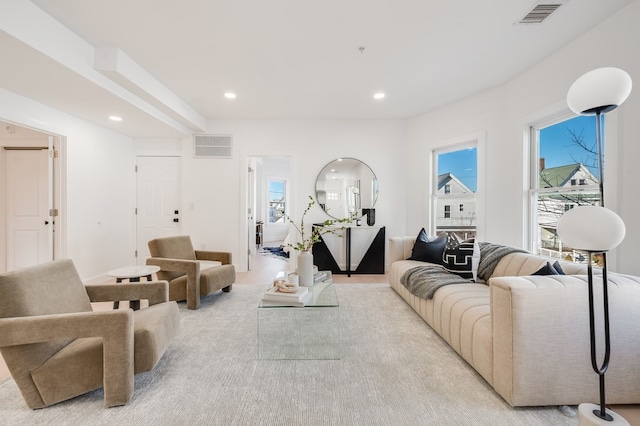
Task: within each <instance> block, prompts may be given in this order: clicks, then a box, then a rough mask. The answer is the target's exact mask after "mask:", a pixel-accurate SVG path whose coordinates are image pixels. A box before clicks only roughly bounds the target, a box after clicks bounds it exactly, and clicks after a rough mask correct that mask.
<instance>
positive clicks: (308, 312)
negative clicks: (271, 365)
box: [258, 273, 340, 360]
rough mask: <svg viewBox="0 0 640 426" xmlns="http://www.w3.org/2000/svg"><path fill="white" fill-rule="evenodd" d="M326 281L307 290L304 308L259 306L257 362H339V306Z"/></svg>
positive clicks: (329, 284) (336, 297)
mask: <svg viewBox="0 0 640 426" xmlns="http://www.w3.org/2000/svg"><path fill="white" fill-rule="evenodd" d="M279 275H280V274H279ZM328 277H329V278H328V279H327V280H326V281H322V282H318V283H316V284H315V285H313V286H312V287H308V288H309V291H310V292H312V297H311V300H310V301H309V302H308V303H307V304H306V305H305V306H304V307H291V306H273V305H272V304H269V305H266V304H264V303H262V302H260V304H259V305H258V359H283V360H284V359H340V311H339V308H340V305H339V303H338V295H337V294H336V289H335V287H334V285H333V280H332V279H331V274H330V273H329V276H328ZM276 278H277V277H276Z"/></svg>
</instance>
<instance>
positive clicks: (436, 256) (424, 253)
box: [409, 228, 447, 265]
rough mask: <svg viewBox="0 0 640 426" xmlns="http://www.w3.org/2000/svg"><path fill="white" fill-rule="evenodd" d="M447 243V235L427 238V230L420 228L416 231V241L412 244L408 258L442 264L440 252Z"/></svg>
mask: <svg viewBox="0 0 640 426" xmlns="http://www.w3.org/2000/svg"><path fill="white" fill-rule="evenodd" d="M446 244H447V236H446V235H445V234H443V235H441V236H440V237H438V238H435V239H433V240H429V237H428V236H427V232H426V231H425V230H424V228H422V229H421V230H420V232H419V233H418V237H417V238H416V242H415V243H414V244H413V250H412V251H411V257H410V258H409V260H420V261H422V262H429V263H435V264H436V265H441V264H442V253H443V252H444V247H445V245H446Z"/></svg>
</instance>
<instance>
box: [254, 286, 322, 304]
mask: <svg viewBox="0 0 640 426" xmlns="http://www.w3.org/2000/svg"><path fill="white" fill-rule="evenodd" d="M312 296H313V293H311V292H310V291H309V288H308V287H298V288H297V289H296V291H295V293H283V292H280V291H277V289H276V288H275V287H272V288H270V289H269V290H267V291H266V293H265V294H264V296H262V306H297V307H302V306H305V305H306V304H307V303H309V301H311V299H312Z"/></svg>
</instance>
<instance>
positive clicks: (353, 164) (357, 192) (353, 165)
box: [315, 157, 379, 219]
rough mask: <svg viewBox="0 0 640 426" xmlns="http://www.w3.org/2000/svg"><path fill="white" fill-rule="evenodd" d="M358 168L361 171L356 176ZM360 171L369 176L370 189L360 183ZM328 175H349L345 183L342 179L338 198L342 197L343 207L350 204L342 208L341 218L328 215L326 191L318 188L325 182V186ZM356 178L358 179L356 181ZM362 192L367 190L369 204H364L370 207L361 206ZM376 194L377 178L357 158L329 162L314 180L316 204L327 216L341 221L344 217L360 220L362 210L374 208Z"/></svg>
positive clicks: (343, 158)
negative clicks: (342, 214)
mask: <svg viewBox="0 0 640 426" xmlns="http://www.w3.org/2000/svg"><path fill="white" fill-rule="evenodd" d="M358 168H360V169H361V170H360V172H361V173H360V175H358V174H357V169H358ZM362 170H364V172H365V173H370V174H371V177H370V180H371V185H370V188H366V184H363V183H362V180H364V179H363V178H362V176H361V175H362ZM329 173H336V174H345V175H346V174H347V173H349V174H348V177H349V178H351V179H349V180H348V181H347V182H346V183H345V182H344V179H343V185H342V188H340V189H341V191H340V192H341V195H340V197H341V198H342V197H343V196H344V201H345V205H346V204H347V203H349V204H350V205H348V206H346V207H344V209H345V210H344V214H345V215H344V216H341V217H338V216H334V215H333V214H331V213H330V209H329V208H327V206H326V205H327V200H326V190H324V189H322V188H320V186H321V184H320V182H325V184H324V185H326V182H327V178H326V177H327V175H328V174H329ZM322 177H324V179H321V178H322ZM358 177H360V179H358ZM364 177H365V178H367V177H368V176H364ZM369 189H370V192H369V191H368V190H369ZM363 190H367V192H368V193H367V194H366V197H368V198H370V199H371V202H370V203H367V202H366V201H365V203H366V204H370V205H363V198H364V197H363V192H362V191H363ZM342 191H344V193H342ZM322 192H324V194H321V193H322ZM378 194H379V188H378V178H377V177H376V174H375V173H374V172H373V170H372V169H371V167H369V165H367V163H365V162H364V161H361V160H358V159H357V158H353V157H340V158H337V159H335V160H333V161H330V162H329V163H327V164H326V165H325V166H324V167H323V168H322V169H321V170H320V173H318V177H317V178H316V186H315V195H316V202H317V203H318V205H319V206H320V207H321V208H322V210H323V211H324V212H325V213H326V214H327V215H329V216H331V217H332V218H334V219H342V218H345V217H351V218H353V219H356V218H361V217H362V216H363V213H362V209H363V208H364V209H373V208H374V206H375V205H376V202H377V201H378ZM322 195H324V198H323V197H322ZM341 201H342V200H341Z"/></svg>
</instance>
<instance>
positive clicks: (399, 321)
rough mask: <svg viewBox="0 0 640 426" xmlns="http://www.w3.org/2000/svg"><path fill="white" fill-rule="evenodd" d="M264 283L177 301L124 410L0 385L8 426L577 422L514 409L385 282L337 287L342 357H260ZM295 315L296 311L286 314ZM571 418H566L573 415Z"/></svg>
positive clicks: (91, 397) (553, 412)
mask: <svg viewBox="0 0 640 426" xmlns="http://www.w3.org/2000/svg"><path fill="white" fill-rule="evenodd" d="M265 290H266V287H265V286H264V285H253V284H237V285H234V287H233V290H232V291H231V292H230V293H222V292H218V293H215V294H212V295H210V296H208V297H207V298H205V299H203V300H202V305H201V307H200V309H199V310H195V311H191V310H188V309H186V306H185V304H184V303H182V304H180V311H181V312H180V315H181V329H180V332H179V334H178V335H177V337H176V339H175V340H174V342H173V344H172V345H171V346H170V348H169V349H168V350H167V352H166V353H165V356H164V357H163V358H162V360H161V361H160V363H159V364H158V365H157V366H156V368H155V369H154V370H153V371H151V372H148V373H143V374H140V375H138V376H136V380H135V393H134V395H133V398H132V400H131V401H130V403H129V404H128V405H126V406H123V407H116V408H103V393H102V390H96V391H93V392H90V393H88V394H85V395H82V396H80V397H77V398H74V399H72V400H69V401H66V402H62V403H60V404H57V405H55V406H52V407H49V408H45V409H41V410H35V411H33V410H30V409H29V408H27V406H26V404H25V403H24V401H23V399H22V397H21V395H20V393H19V391H18V389H17V387H16V385H15V383H14V382H13V380H12V379H6V380H4V381H3V382H1V383H0V423H1V424H6V425H186V424H193V425H385V426H386V425H456V426H459V425H493V426H496V425H505V426H513V425H545V426H546V425H575V424H576V422H577V419H576V418H575V417H571V416H567V415H565V414H563V413H562V412H561V411H560V410H559V409H558V408H557V407H536V408H512V407H510V406H509V405H508V404H507V403H506V402H504V400H502V398H500V396H498V395H497V394H496V393H495V392H494V391H493V389H492V388H491V386H489V385H488V384H487V383H486V382H485V381H484V380H483V379H482V378H481V377H480V376H479V375H478V374H477V373H476V372H475V371H474V370H473V368H471V367H470V366H469V365H468V364H466V363H465V361H464V360H462V359H461V358H460V357H459V356H458V355H457V354H456V353H455V352H454V351H453V350H452V349H451V348H450V347H449V346H448V345H447V344H446V343H445V342H444V341H443V340H442V339H441V338H440V337H439V336H438V335H437V334H436V333H435V332H433V331H432V330H431V329H430V328H429V326H428V325H426V324H425V323H424V322H423V320H422V319H421V318H420V317H418V315H416V314H415V312H413V311H412V310H411V308H410V307H409V306H408V305H407V304H406V303H405V302H404V301H403V300H402V299H401V298H400V297H399V296H397V295H396V294H395V292H394V291H393V289H391V287H389V285H388V284H338V285H336V290H337V293H338V298H339V301H340V309H339V312H340V321H341V327H340V330H338V332H339V333H340V334H339V335H340V343H341V359H339V360H324V361H313V360H304V361H283V360H280V361H265V360H258V359H257V347H256V336H257V331H256V330H257V305H258V303H259V302H260V299H261V295H262V293H263V292H264V291H265ZM287 309H299V308H287ZM572 412H573V411H572V410H569V413H572Z"/></svg>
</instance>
